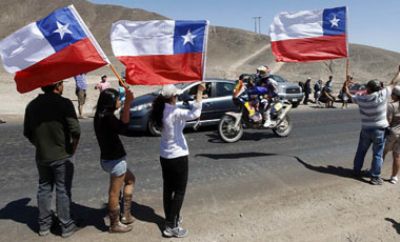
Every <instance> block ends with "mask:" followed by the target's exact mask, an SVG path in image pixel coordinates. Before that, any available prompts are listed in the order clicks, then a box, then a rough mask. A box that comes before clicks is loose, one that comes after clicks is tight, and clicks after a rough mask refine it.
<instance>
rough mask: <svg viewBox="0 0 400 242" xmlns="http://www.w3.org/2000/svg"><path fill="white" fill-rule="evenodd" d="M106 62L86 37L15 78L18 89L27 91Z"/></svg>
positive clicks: (17, 73) (19, 73)
mask: <svg viewBox="0 0 400 242" xmlns="http://www.w3.org/2000/svg"><path fill="white" fill-rule="evenodd" d="M106 64H107V62H105V61H104V59H103V58H102V57H101V56H100V55H99V53H98V51H97V49H96V48H95V47H94V46H93V44H92V42H91V41H90V40H89V39H88V38H85V39H82V40H80V41H78V42H76V43H74V44H72V45H69V46H68V47H66V48H64V49H62V50H60V51H58V52H56V53H54V54H53V55H51V56H49V57H47V58H46V59H44V60H42V61H39V62H37V63H36V64H34V65H32V66H30V67H28V68H26V69H24V70H21V71H18V72H16V74H15V78H14V79H15V82H16V83H17V90H18V91H19V92H20V93H25V92H29V91H32V90H34V89H36V88H38V87H42V86H46V85H49V84H51V83H55V82H57V81H61V80H63V79H66V78H69V77H71V76H75V75H78V74H81V73H86V72H89V71H91V70H94V69H97V68H99V67H101V66H104V65H106Z"/></svg>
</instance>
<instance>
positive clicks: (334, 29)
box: [322, 7, 346, 35]
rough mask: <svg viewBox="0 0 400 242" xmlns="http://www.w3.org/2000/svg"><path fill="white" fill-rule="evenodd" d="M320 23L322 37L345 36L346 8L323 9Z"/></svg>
mask: <svg viewBox="0 0 400 242" xmlns="http://www.w3.org/2000/svg"><path fill="white" fill-rule="evenodd" d="M322 21H323V22H322V27H323V31H324V35H341V34H346V7H338V8H326V9H324V12H323V17H322Z"/></svg>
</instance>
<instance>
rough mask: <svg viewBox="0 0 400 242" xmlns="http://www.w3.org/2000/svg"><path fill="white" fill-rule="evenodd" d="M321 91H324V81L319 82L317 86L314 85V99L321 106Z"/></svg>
mask: <svg viewBox="0 0 400 242" xmlns="http://www.w3.org/2000/svg"><path fill="white" fill-rule="evenodd" d="M321 91H322V80H321V79H320V80H318V81H317V82H316V83H315V85H314V99H315V103H316V104H318V105H319V106H321V102H320V101H319V98H320V97H321Z"/></svg>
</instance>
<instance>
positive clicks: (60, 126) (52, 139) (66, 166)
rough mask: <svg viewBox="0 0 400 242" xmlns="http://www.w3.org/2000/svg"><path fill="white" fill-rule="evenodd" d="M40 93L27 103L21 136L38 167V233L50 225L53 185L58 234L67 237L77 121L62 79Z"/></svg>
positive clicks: (71, 228)
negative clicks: (63, 95) (25, 140)
mask: <svg viewBox="0 0 400 242" xmlns="http://www.w3.org/2000/svg"><path fill="white" fill-rule="evenodd" d="M42 90H43V91H44V94H40V95H39V96H38V97H36V98H35V99H33V100H32V101H31V102H30V103H29V104H28V106H27V108H26V111H25V119H24V136H25V137H26V138H28V139H29V141H30V142H31V143H32V144H33V145H34V146H35V148H36V165H37V169H38V171H39V189H38V193H37V199H38V208H39V235H40V236H45V235H48V234H49V233H50V228H51V226H52V211H51V200H52V193H53V188H54V187H56V197H57V199H56V205H57V206H56V207H57V210H56V211H57V216H58V220H59V222H60V226H61V236H62V237H69V236H70V235H72V234H73V233H74V232H75V231H76V230H77V226H76V224H75V222H74V220H73V219H72V217H71V210H70V209H71V185H72V177H73V173H74V164H73V163H72V161H71V159H72V158H71V157H72V156H73V155H74V154H75V151H76V148H77V146H78V142H79V137H80V127H79V122H78V119H77V117H76V112H75V108H74V105H73V104H72V102H71V100H69V99H67V98H63V97H62V96H61V95H62V93H63V90H64V86H63V82H62V81H61V82H58V83H56V84H52V85H48V86H45V87H42Z"/></svg>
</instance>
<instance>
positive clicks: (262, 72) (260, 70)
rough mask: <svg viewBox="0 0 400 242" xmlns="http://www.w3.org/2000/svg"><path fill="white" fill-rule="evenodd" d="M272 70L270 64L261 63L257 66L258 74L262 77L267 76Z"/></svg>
mask: <svg viewBox="0 0 400 242" xmlns="http://www.w3.org/2000/svg"><path fill="white" fill-rule="evenodd" d="M269 72H270V69H269V67H268V66H265V65H261V66H259V67H257V75H258V76H259V77H261V78H264V77H267V76H268V74H269Z"/></svg>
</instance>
